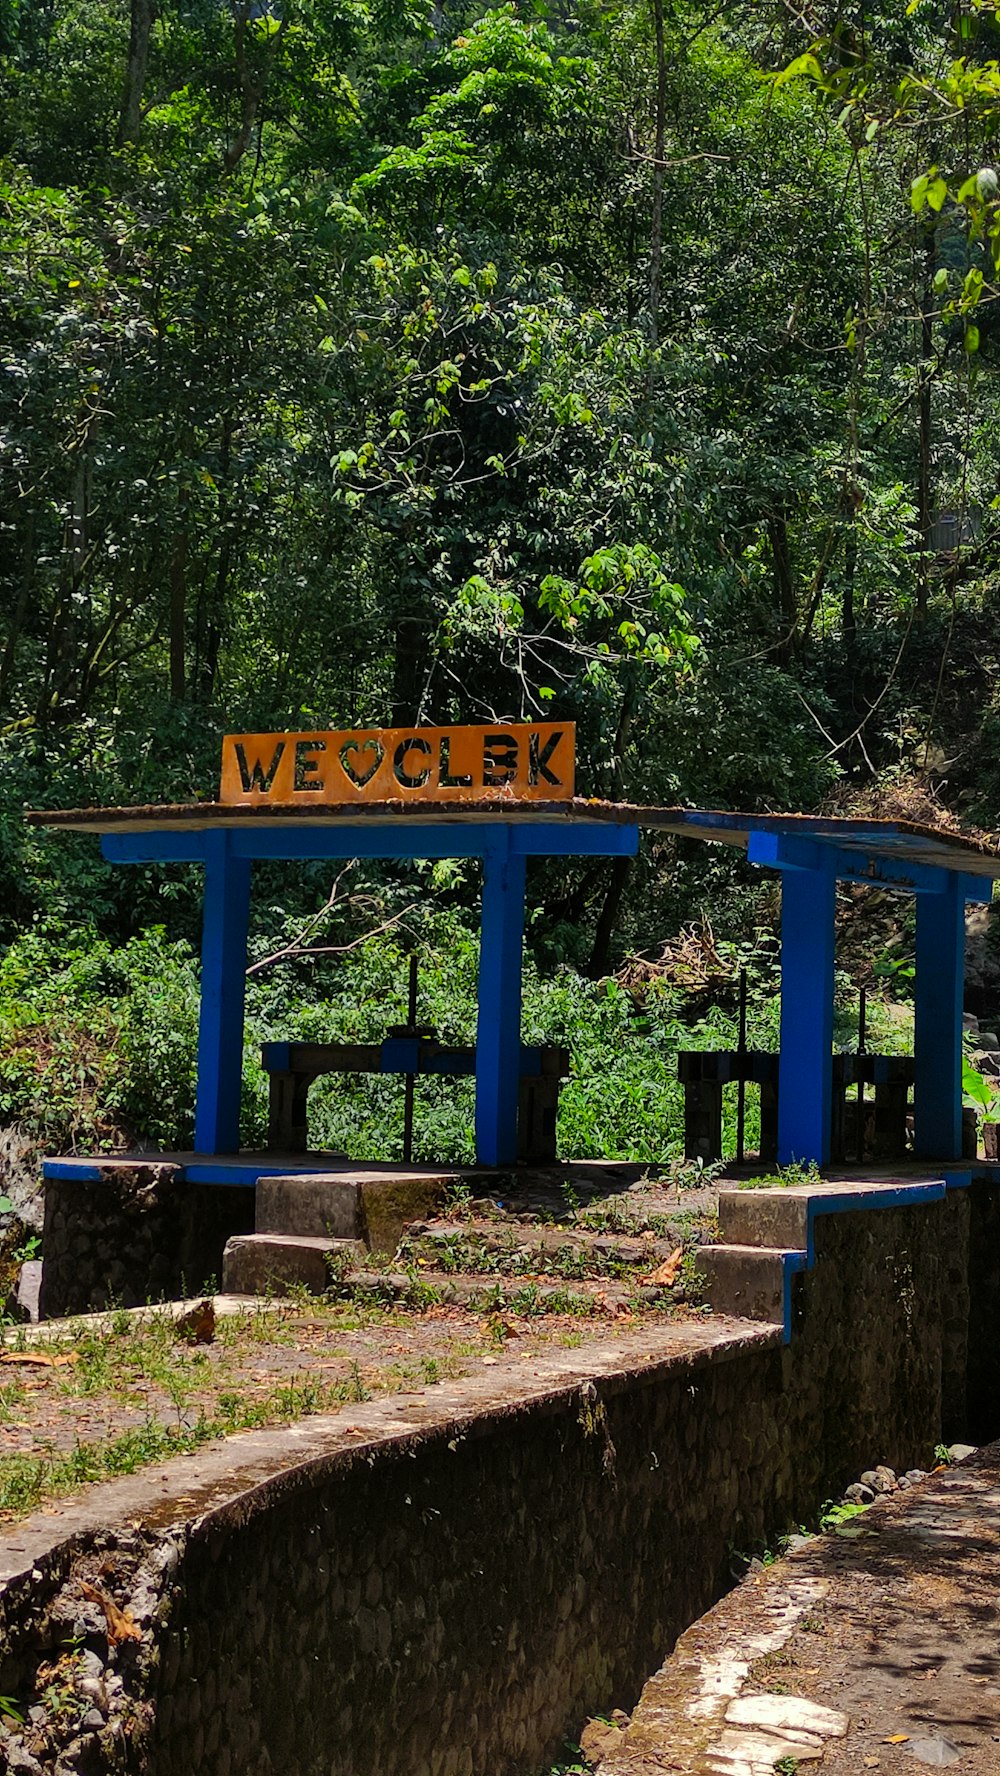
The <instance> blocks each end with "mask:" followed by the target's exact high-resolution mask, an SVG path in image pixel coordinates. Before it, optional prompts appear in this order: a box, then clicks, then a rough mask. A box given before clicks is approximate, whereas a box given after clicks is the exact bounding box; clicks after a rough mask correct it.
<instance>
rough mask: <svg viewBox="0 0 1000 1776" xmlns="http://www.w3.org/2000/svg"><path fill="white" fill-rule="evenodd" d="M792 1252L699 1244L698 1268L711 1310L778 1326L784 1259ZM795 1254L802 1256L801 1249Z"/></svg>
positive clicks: (782, 1304)
mask: <svg viewBox="0 0 1000 1776" xmlns="http://www.w3.org/2000/svg"><path fill="white" fill-rule="evenodd" d="M792 1255H793V1254H791V1253H789V1252H786V1251H775V1250H773V1249H771V1248H764V1249H762V1248H761V1247H760V1246H702V1247H701V1248H700V1249H699V1252H698V1269H699V1270H700V1271H701V1273H702V1275H703V1276H704V1278H705V1284H706V1287H705V1295H706V1299H707V1301H708V1304H709V1306H710V1307H711V1309H712V1311H713V1313H721V1314H732V1315H733V1316H734V1317H735V1318H737V1319H743V1320H766V1321H768V1322H769V1323H770V1324H772V1325H776V1326H780V1325H781V1324H782V1323H783V1321H784V1317H785V1258H786V1257H789V1256H792ZM794 1256H796V1257H801V1252H796V1253H795V1254H794Z"/></svg>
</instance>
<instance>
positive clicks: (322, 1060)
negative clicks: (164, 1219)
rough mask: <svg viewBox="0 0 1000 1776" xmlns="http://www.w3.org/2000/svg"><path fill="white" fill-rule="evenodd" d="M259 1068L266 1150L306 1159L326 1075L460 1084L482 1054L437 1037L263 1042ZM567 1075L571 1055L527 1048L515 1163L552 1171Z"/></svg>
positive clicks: (558, 1050)
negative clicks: (313, 1095)
mask: <svg viewBox="0 0 1000 1776" xmlns="http://www.w3.org/2000/svg"><path fill="white" fill-rule="evenodd" d="M261 1062H262V1064H263V1066H264V1069H265V1071H266V1072H267V1073H268V1074H269V1076H270V1092H269V1107H268V1131H267V1144H268V1147H269V1148H270V1149H271V1151H272V1152H280V1153H305V1152H307V1151H308V1146H309V1139H308V1132H307V1122H308V1100H309V1088H310V1086H311V1085H312V1084H313V1082H314V1080H316V1079H318V1078H319V1077H320V1076H321V1074H324V1073H395V1074H402V1075H404V1076H405V1075H406V1074H410V1075H413V1076H415V1077H419V1076H426V1075H427V1074H431V1073H438V1074H445V1075H447V1076H448V1077H453V1078H461V1077H468V1076H470V1075H473V1074H474V1073H475V1071H476V1051H475V1048H474V1047H470V1048H444V1047H443V1046H442V1045H441V1043H439V1042H438V1041H437V1040H436V1038H434V1037H433V1036H389V1037H387V1038H386V1040H385V1041H384V1042H375V1043H356V1042H265V1043H264V1044H263V1047H262V1048H261ZM568 1073H569V1050H568V1049H567V1048H558V1047H555V1046H553V1045H546V1046H543V1047H539V1048H529V1047H522V1049H521V1083H520V1092H519V1096H518V1111H517V1157H518V1159H519V1160H521V1161H524V1162H525V1163H526V1164H529V1165H548V1164H550V1163H551V1162H552V1161H553V1160H554V1159H555V1157H556V1113H557V1111H558V1108H559V1081H560V1080H561V1079H564V1078H565V1077H566V1075H567V1074H568Z"/></svg>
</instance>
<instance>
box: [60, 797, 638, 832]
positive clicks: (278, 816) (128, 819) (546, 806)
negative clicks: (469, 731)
mask: <svg viewBox="0 0 1000 1776" xmlns="http://www.w3.org/2000/svg"><path fill="white" fill-rule="evenodd" d="M637 813H638V810H637V809H635V808H631V807H629V806H628V804H627V803H623V802H602V801H587V800H585V799H584V798H583V797H582V796H577V797H575V798H574V799H573V800H572V801H561V802H536V801H532V802H515V801H510V802H508V801H502V800H501V799H500V798H499V797H497V796H490V797H484V798H483V799H482V800H481V801H475V802H419V801H412V800H407V801H403V800H402V799H401V798H400V799H398V800H394V801H388V802H326V803H317V804H316V805H315V806H313V807H309V806H305V807H289V806H288V805H287V804H286V803H275V804H273V805H272V804H271V803H269V802H256V803H253V804H252V805H247V804H243V805H241V804H239V803H231V802H170V803H164V804H162V805H160V806H157V805H155V804H154V805H151V806H147V807H136V808H33V809H31V810H30V811H29V812H28V813H26V814H25V819H26V820H27V822H28V824H29V825H30V826H59V827H63V828H65V829H67V830H68V831H70V832H92V833H125V832H130V833H133V832H164V831H173V832H204V831H207V830H208V829H209V828H210V827H213V826H214V827H218V826H228V827H254V826H262V825H264V826H329V825H331V824H335V825H337V826H385V825H390V824H391V825H396V824H398V823H400V822H404V823H405V824H406V825H408V826H441V825H449V826H470V825H477V824H478V825H482V824H483V823H484V822H486V821H502V822H504V824H506V823H507V822H510V821H516V822H517V824H518V825H522V824H527V823H531V822H534V823H537V822H539V821H545V822H547V823H548V822H551V821H553V820H555V821H559V822H561V823H565V824H566V825H579V824H580V823H581V822H593V821H601V822H603V823H604V824H610V825H613V826H634V825H635V824H636V816H637Z"/></svg>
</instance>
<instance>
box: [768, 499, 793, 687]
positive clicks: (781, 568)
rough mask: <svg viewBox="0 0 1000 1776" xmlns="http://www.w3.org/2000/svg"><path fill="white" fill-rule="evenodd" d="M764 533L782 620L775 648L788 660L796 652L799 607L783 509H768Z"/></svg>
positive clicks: (781, 657) (779, 655) (779, 616)
mask: <svg viewBox="0 0 1000 1776" xmlns="http://www.w3.org/2000/svg"><path fill="white" fill-rule="evenodd" d="M767 535H768V540H769V541H770V544H771V564H772V568H773V572H774V592H775V598H776V600H777V605H778V618H779V621H780V623H781V635H780V638H779V641H778V644H777V646H776V647H775V649H774V652H775V654H776V655H777V657H778V659H779V660H788V659H790V658H791V656H792V654H793V653H794V652H795V639H796V630H797V628H798V618H799V611H798V604H797V602H796V598H795V574H794V572H793V569H792V549H791V543H790V542H789V538H788V522H787V519H786V518H785V514H784V512H780V511H779V512H770V513H768V519H767Z"/></svg>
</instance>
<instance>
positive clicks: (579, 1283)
mask: <svg viewBox="0 0 1000 1776" xmlns="http://www.w3.org/2000/svg"><path fill="white" fill-rule="evenodd" d="M622 1172H623V1176H622V1177H621V1178H618V1179H616V1180H614V1181H615V1182H617V1183H618V1185H619V1188H618V1189H617V1190H615V1189H612V1190H610V1191H609V1190H608V1188H607V1185H608V1183H609V1182H611V1179H609V1178H607V1177H605V1179H604V1180H603V1182H602V1181H601V1180H598V1181H597V1182H596V1183H595V1184H594V1185H593V1187H592V1188H582V1189H581V1193H580V1195H579V1197H577V1196H576V1195H575V1194H573V1195H572V1196H571V1197H570V1198H569V1199H567V1197H566V1195H565V1194H564V1193H563V1194H560V1192H559V1191H558V1189H553V1190H552V1191H545V1190H542V1191H539V1190H537V1189H536V1190H535V1192H534V1194H533V1195H532V1196H530V1197H527V1196H526V1197H523V1198H507V1199H505V1200H500V1199H489V1198H485V1199H477V1200H473V1199H471V1198H469V1199H468V1200H465V1201H460V1202H457V1203H453V1204H452V1205H451V1206H450V1208H449V1211H448V1213H447V1214H443V1215H441V1216H439V1217H437V1218H434V1219H432V1220H429V1221H425V1222H421V1223H419V1224H415V1225H414V1226H412V1227H411V1229H410V1230H409V1231H408V1233H407V1235H406V1236H405V1237H404V1239H403V1241H402V1243H401V1245H400V1249H399V1251H398V1252H397V1254H396V1255H395V1257H394V1258H393V1259H391V1260H385V1259H379V1258H377V1257H376V1256H375V1255H373V1254H371V1255H369V1257H368V1259H366V1260H362V1261H360V1262H359V1263H355V1262H354V1261H352V1262H351V1265H350V1267H349V1269H348V1270H345V1272H344V1273H343V1274H341V1275H339V1276H336V1275H335V1276H332V1277H331V1289H330V1292H329V1294H328V1295H326V1296H323V1297H320V1298H314V1297H311V1296H308V1295H305V1294H304V1293H300V1294H298V1295H296V1296H295V1297H294V1298H293V1299H291V1300H281V1301H279V1300H270V1301H257V1300H255V1299H254V1298H251V1297H241V1298H226V1299H225V1300H220V1301H219V1302H217V1303H216V1302H206V1303H205V1304H203V1305H202V1306H200V1307H199V1306H197V1305H196V1306H194V1308H193V1310H192V1311H191V1312H189V1313H188V1314H187V1316H186V1317H184V1318H180V1319H179V1318H178V1312H177V1310H176V1309H173V1310H172V1309H170V1308H168V1307H163V1308H162V1309H159V1310H157V1309H151V1310H146V1311H144V1312H134V1311H130V1312H125V1311H121V1312H113V1313H110V1314H106V1315H98V1316H90V1317H89V1318H87V1319H83V1320H80V1321H77V1322H73V1323H65V1322H50V1323H48V1324H46V1325H43V1326H41V1327H37V1328H34V1329H32V1330H30V1331H29V1330H27V1329H25V1328H17V1329H15V1330H14V1331H12V1332H11V1331H9V1332H8V1333H7V1334H6V1338H5V1347H4V1348H3V1350H2V1352H0V1521H11V1520H12V1519H15V1518H18V1517H20V1516H23V1515H24V1514H25V1513H26V1512H28V1511H31V1510H33V1509H36V1508H37V1507H38V1506H40V1505H44V1504H45V1501H47V1500H48V1501H57V1500H58V1497H59V1496H60V1495H61V1494H65V1493H67V1492H71V1491H74V1490H76V1489H78V1488H79V1487H80V1486H81V1485H85V1484H87V1483H88V1482H91V1481H96V1480H103V1479H108V1478H111V1477H112V1476H114V1475H116V1474H123V1473H131V1472H134V1471H135V1470H136V1469H138V1468H140V1467H142V1466H144V1465H145V1464H146V1463H148V1462H151V1461H158V1460H161V1459H163V1458H164V1457H165V1456H167V1455H170V1454H177V1453H188V1452H191V1451H193V1450H195V1449H197V1448H199V1447H201V1446H202V1445H204V1444H205V1443H208V1442H211V1441H213V1440H215V1439H217V1438H220V1437H223V1436H226V1435H228V1434H230V1433H232V1432H236V1431H242V1430H248V1429H256V1428H259V1427H263V1426H265V1425H272V1424H282V1423H289V1422H291V1421H293V1420H295V1419H298V1418H303V1417H306V1416H308V1415H310V1414H313V1413H317V1412H324V1413H328V1412H335V1411H337V1410H338V1408H339V1407H341V1406H342V1405H344V1404H345V1403H346V1402H358V1401H364V1400H368V1399H374V1398H377V1397H379V1396H383V1395H387V1394H414V1393H420V1392H422V1391H424V1390H426V1389H428V1388H433V1387H434V1386H435V1385H437V1384H439V1383H441V1382H444V1381H449V1380H454V1379H456V1378H458V1377H460V1376H465V1375H469V1374H472V1373H475V1372H476V1371H477V1370H479V1369H481V1368H482V1369H490V1368H495V1369H496V1370H497V1371H499V1372H501V1373H502V1372H504V1371H514V1370H516V1369H517V1367H518V1365H519V1364H520V1363H522V1362H523V1361H525V1360H527V1359H530V1358H531V1357H532V1356H534V1355H536V1354H537V1353H538V1352H539V1351H541V1350H543V1349H545V1348H551V1347H553V1346H556V1347H558V1346H562V1347H565V1348H579V1349H580V1352H581V1360H582V1361H583V1362H585V1361H586V1346H587V1345H588V1343H591V1344H592V1343H594V1342H595V1341H601V1342H606V1341H607V1339H608V1338H609V1337H610V1338H615V1337H618V1336H619V1335H620V1334H621V1333H623V1332H632V1333H634V1332H635V1331H637V1330H639V1329H641V1328H642V1327H643V1326H646V1325H648V1326H649V1327H650V1329H651V1330H652V1329H653V1328H657V1327H661V1326H662V1325H663V1324H664V1323H666V1322H669V1321H671V1320H676V1319H678V1318H685V1317H688V1318H690V1317H691V1316H694V1315H699V1316H700V1315H702V1314H704V1312H705V1309H704V1308H703V1307H701V1306H700V1304H699V1300H698V1278H697V1268H696V1259H697V1248H698V1245H699V1244H700V1243H701V1242H702V1241H704V1240H706V1239H708V1238H710V1237H711V1234H712V1231H713V1227H714V1209H715V1196H714V1193H713V1192H712V1191H711V1190H710V1189H709V1188H699V1187H696V1188H694V1189H692V1188H690V1187H688V1186H686V1185H678V1183H677V1182H676V1181H673V1182H672V1181H671V1180H669V1179H660V1180H651V1179H649V1178H647V1177H645V1176H644V1175H643V1174H642V1173H641V1172H640V1171H639V1169H638V1168H630V1169H629V1170H628V1172H627V1173H625V1168H622ZM49 1508H50V1509H51V1511H52V1512H53V1514H58V1503H50V1505H49Z"/></svg>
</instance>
